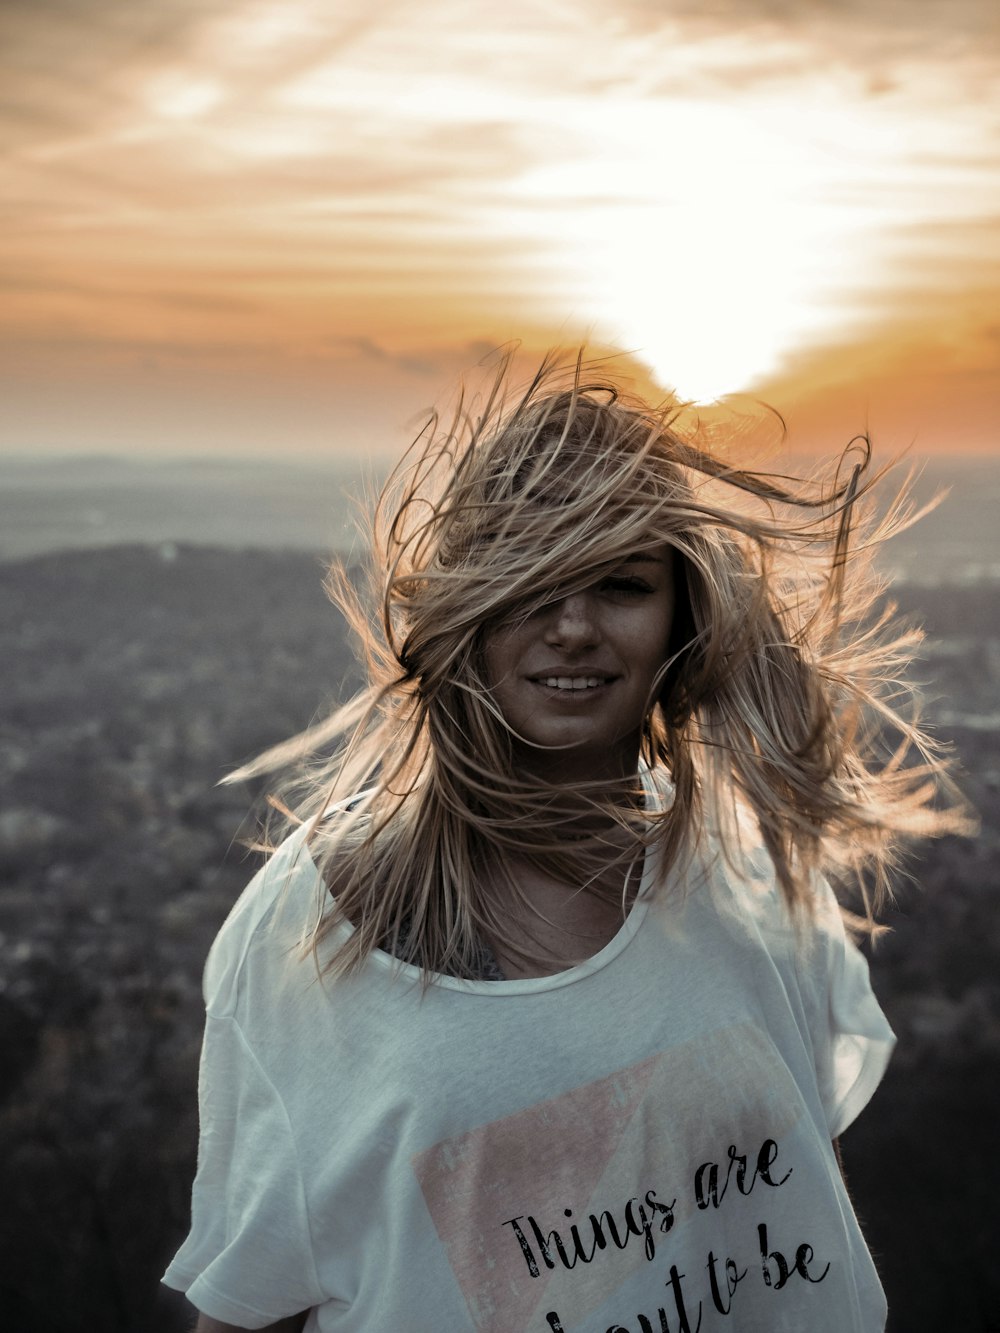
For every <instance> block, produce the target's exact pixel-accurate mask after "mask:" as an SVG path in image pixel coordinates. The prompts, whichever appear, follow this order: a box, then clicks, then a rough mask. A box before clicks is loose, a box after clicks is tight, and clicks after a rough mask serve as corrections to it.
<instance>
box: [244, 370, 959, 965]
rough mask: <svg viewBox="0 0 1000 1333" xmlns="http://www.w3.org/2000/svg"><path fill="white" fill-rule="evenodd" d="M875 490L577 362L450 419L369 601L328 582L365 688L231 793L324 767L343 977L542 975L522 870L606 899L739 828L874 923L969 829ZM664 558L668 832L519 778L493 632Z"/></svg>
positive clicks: (646, 736) (399, 520)
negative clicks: (401, 968) (645, 867)
mask: <svg viewBox="0 0 1000 1333" xmlns="http://www.w3.org/2000/svg"><path fill="white" fill-rule="evenodd" d="M870 467H871V451H870V449H869V447H868V442H867V440H866V439H864V438H861V439H859V440H857V441H853V442H852V446H851V447H849V449H848V450H847V451H845V454H844V456H843V457H842V458H841V459H840V460H839V465H838V469H837V471H836V472H835V473H834V474H833V476H832V478H831V479H829V480H828V482H827V483H826V484H823V483H820V482H811V483H806V482H796V481H793V480H791V479H789V478H786V477H783V476H779V475H775V474H767V473H763V472H760V471H747V470H743V469H741V468H740V467H739V466H738V465H737V463H736V462H735V461H734V460H732V459H730V458H728V457H726V456H725V454H724V452H723V450H722V449H720V448H717V447H710V446H709V444H708V443H707V442H706V440H705V439H704V432H702V433H701V434H699V431H698V429H697V427H696V426H695V427H691V428H685V427H684V424H683V422H682V419H681V418H680V416H679V415H678V405H677V404H676V403H673V402H671V403H668V404H666V405H664V406H659V407H656V408H654V407H651V406H650V405H648V404H647V403H645V402H643V401H642V400H640V399H637V398H634V397H632V396H630V395H629V393H628V392H627V391H626V388H625V386H624V384H623V382H622V379H621V377H620V376H619V375H615V374H613V373H610V372H609V369H608V366H607V364H606V363H587V362H586V361H585V360H584V359H583V356H582V354H580V355H579V356H577V357H576V358H575V360H567V358H565V357H562V356H560V355H557V354H554V355H551V356H550V357H548V358H546V360H545V362H544V363H543V364H542V366H541V367H540V369H539V371H538V373H537V374H536V375H535V376H534V378H533V379H532V380H531V382H530V384H528V386H527V387H526V388H525V389H523V390H522V391H520V392H518V393H513V392H512V391H511V388H510V367H509V363H508V361H507V360H505V361H504V362H503V363H502V364H501V366H500V368H499V370H498V372H497V375H496V378H495V381H494V383H493V385H492V388H491V389H490V391H489V392H488V393H487V394H486V395H485V401H484V402H482V404H481V405H480V406H478V409H477V407H476V405H475V404H474V405H473V409H467V408H466V406H465V404H464V402H463V401H462V399H461V398H460V399H459V403H458V407H457V408H456V410H455V413H454V415H453V416H452V417H451V418H450V420H449V421H448V422H447V423H445V424H442V422H441V421H440V419H439V418H438V417H437V415H433V416H432V417H431V419H430V420H429V421H428V423H427V426H426V428H425V430H424V431H423V432H422V433H421V435H420V436H419V437H418V439H417V441H416V443H415V445H414V446H413V447H412V449H411V451H410V452H409V453H408V455H407V456H406V457H405V458H404V460H403V462H402V463H401V464H400V465H399V467H398V468H397V469H396V471H395V472H394V474H393V476H392V477H391V478H390V480H389V482H388V483H387V485H386V487H385V489H384V491H383V493H382V496H381V498H380V500H379V503H378V506H377V509H376V512H375V518H374V523H373V531H372V546H371V563H370V568H369V577H370V580H371V585H372V586H371V588H370V594H371V595H370V596H369V597H367V598H366V597H365V596H364V595H363V594H359V593H358V592H356V591H355V589H354V588H353V587H352V585H351V583H350V582H349V580H348V579H347V577H346V575H345V573H344V571H343V569H342V568H340V567H337V566H335V567H334V569H333V570H332V571H331V575H330V579H329V583H328V587H329V590H330V592H331V595H332V597H333V599H334V601H335V602H336V603H337V604H338V605H339V606H340V607H341V608H342V609H343V611H344V612H345V614H346V616H347V618H348V621H349V623H350V624H351V625H352V626H353V628H354V630H355V631H356V633H357V636H358V638H359V641H360V643H361V645H362V648H363V653H364V662H365V667H366V670H367V676H368V685H367V688H366V689H365V690H364V691H363V692H362V693H361V694H360V695H359V696H358V697H357V698H355V699H354V700H352V701H351V703H349V704H348V705H347V706H346V707H344V708H342V709H340V710H338V712H337V713H336V714H334V716H332V717H331V718H329V719H328V720H327V721H326V722H324V723H321V724H320V725H319V726H317V727H315V728H312V729H311V730H310V731H309V732H307V733H305V734H304V735H303V736H301V737H298V738H295V739H294V740H293V741H291V742H288V743H286V744H285V745H284V746H280V747H277V749H275V750H273V751H271V752H269V753H268V754H266V755H264V756H262V757H261V759H260V760H258V761H256V763H255V764H253V765H249V766H247V768H245V769H242V770H240V772H239V773H238V774H235V775H233V778H234V779H235V778H238V777H245V776H247V775H248V774H250V773H251V772H253V773H260V772H264V771H267V770H268V769H272V768H274V767H278V766H282V765H285V764H287V763H288V761H289V760H291V759H301V758H302V757H303V755H306V754H309V753H312V759H311V761H310V762H309V763H308V764H307V765H306V767H305V768H300V771H299V775H298V787H297V788H295V790H296V791H297V792H298V794H299V817H306V818H314V819H315V823H314V825H313V828H312V830H311V833H310V838H311V845H312V851H313V856H314V858H315V860H316V862H317V865H318V866H319V868H320V871H321V875H322V877H323V881H324V883H325V884H326V885H329V886H330V887H331V888H332V889H333V891H334V896H333V897H332V898H331V896H330V895H329V894H325V901H324V903H323V905H322V909H321V912H320V914H319V916H318V918H317V922H316V925H315V930H314V931H313V935H312V944H313V946H314V947H315V946H316V945H317V944H318V943H319V941H320V940H321V939H323V938H324V937H325V936H326V935H327V934H328V933H329V932H330V930H331V929H332V928H333V927H334V926H335V925H337V924H338V923H339V922H344V921H347V922H350V923H351V925H352V926H353V927H354V929H353V931H351V932H350V933H349V934H347V935H346V938H345V939H344V940H343V941H342V942H341V943H340V944H339V945H338V947H337V949H336V950H335V951H334V952H333V955H332V959H331V961H330V962H329V964H328V966H329V967H330V969H331V970H332V971H333V972H334V973H335V974H339V973H342V972H348V971H351V970H354V969H356V968H357V967H359V966H360V965H361V964H362V963H363V961H364V960H365V959H366V958H367V956H368V955H369V954H370V953H371V951H372V950H373V949H375V948H384V949H387V950H388V951H389V952H391V953H394V954H395V955H397V956H398V957H404V958H408V959H410V960H412V961H414V962H416V963H418V964H419V965H420V966H421V967H422V968H423V972H424V978H425V981H426V980H427V979H429V978H430V977H431V976H432V975H434V974H435V973H450V974H453V975H458V976H475V975H477V972H478V969H479V966H480V959H481V954H480V949H481V946H482V944H483V942H484V941H487V940H491V941H496V942H499V944H500V945H501V946H502V947H503V949H504V951H506V952H509V953H510V954H511V955H513V956H515V957H522V958H532V959H537V958H538V957H539V956H540V954H539V953H538V952H536V951H534V950H533V949H532V948H526V947H525V945H524V944H523V941H520V940H519V939H518V938H515V936H514V933H513V932H512V930H511V916H510V913H511V911H512V910H514V911H516V912H517V913H519V914H520V918H521V920H522V921H531V920H533V919H537V918H538V917H539V915H540V914H539V913H538V912H537V909H536V908H535V907H534V906H533V905H532V903H531V902H530V901H528V900H527V898H526V897H525V895H524V894H523V893H522V892H520V890H519V888H518V883H517V877H516V875H515V874H514V873H513V870H512V868H511V862H512V858H513V857H515V856H518V857H521V858H524V857H527V858H528V859H529V860H530V861H531V862H532V863H534V864H535V865H537V866H538V867H540V868H541V869H543V870H546V871H548V872H549V873H552V874H555V875H558V876H560V877H561V878H562V879H563V880H564V881H565V882H571V883H576V884H579V885H581V886H582V887H584V888H590V889H591V891H593V892H601V893H604V892H606V890H605V889H603V888H601V885H603V884H606V883H607V875H606V873H604V872H606V871H607V868H608V866H609V864H617V863H620V864H621V865H623V866H627V865H628V864H629V863H630V862H631V861H632V860H634V858H635V856H636V854H637V849H639V848H641V847H643V846H649V845H651V844H652V845H655V846H656V847H657V848H658V851H659V853H660V855H661V857H662V861H663V864H664V866H667V867H669V866H671V865H675V864H676V863H677V862H678V860H679V859H680V858H681V857H682V855H683V854H684V849H685V848H690V847H692V846H693V845H694V844H695V843H696V842H697V840H698V838H699V836H700V834H701V832H702V830H703V829H704V827H705V825H706V823H707V822H708V823H711V825H712V827H713V828H715V829H717V830H720V831H721V839H722V843H723V847H724V850H725V852H726V854H727V855H729V856H730V857H738V852H739V848H738V846H737V844H738V840H739V834H738V832H737V817H736V810H737V807H743V808H748V809H749V811H750V812H751V813H752V816H753V819H754V821H755V823H756V825H757V827H758V828H759V832H760V837H761V839H762V841H763V843H764V846H765V847H766V849H767V851H768V853H769V854H770V857H771V859H772V860H773V863H774V867H775V872H776V875H777V880H778V884H779V885H780V888H781V891H782V893H783V895H784V897H785V898H786V900H787V901H788V903H789V904H790V905H791V907H792V908H793V909H808V906H809V904H810V901H811V897H812V890H811V888H810V885H811V884H812V883H813V882H814V878H815V875H816V874H817V873H820V874H826V875H829V876H831V877H833V879H834V880H835V881H836V882H838V883H840V884H846V883H848V882H852V883H853V884H854V885H855V886H856V887H857V888H858V890H859V892H860V897H861V902H862V903H863V912H862V916H861V918H858V919H863V920H864V921H866V922H867V923H868V924H869V926H871V925H872V924H873V921H874V912H875V910H876V909H877V908H878V907H879V906H880V905H881V903H882V901H883V899H884V897H885V895H886V892H887V889H888V884H889V878H890V872H891V871H892V869H893V868H894V866H895V864H896V862H897V858H898V853H899V849H900V847H901V846H902V845H903V844H905V843H906V842H907V841H908V840H909V839H911V838H913V837H914V836H926V835H931V834H936V833H940V832H942V831H952V830H957V829H959V828H961V827H963V816H962V814H961V812H960V808H959V807H960V803H959V802H958V800H957V798H956V797H955V793H954V791H953V789H952V788H951V786H950V783H949V779H948V777H947V774H946V766H945V764H944V762H943V760H942V756H941V754H940V753H939V751H938V749H937V748H936V747H935V745H934V744H933V743H932V742H931V741H930V740H929V739H928V738H927V736H926V735H925V734H924V733H923V731H922V730H921V728H920V726H919V717H918V712H917V708H916V704H917V696H916V695H915V693H914V691H913V690H912V688H911V687H909V686H906V685H904V684H902V677H903V674H904V673H905V670H906V669H907V667H908V665H909V663H910V660H911V658H912V655H913V651H914V648H915V647H916V645H917V643H918V641H919V637H920V636H919V633H918V632H917V631H916V630H914V629H912V628H900V627H899V626H898V625H897V624H896V623H895V622H894V620H893V616H892V611H891V608H889V607H887V606H885V605H884V603H883V601H882V593H883V592H884V588H883V586H882V584H881V582H880V580H879V579H878V578H877V577H876V576H875V574H874V572H873V570H872V567H871V556H872V552H873V551H874V550H875V549H876V547H877V546H878V544H879V542H881V541H882V540H883V539H884V538H885V537H886V536H887V535H889V534H890V533H891V532H892V531H893V530H894V529H897V528H899V527H900V526H902V525H903V524H904V523H905V522H907V521H909V520H910V518H911V517H912V515H911V514H910V513H909V511H908V510H907V508H906V505H905V503H904V501H903V498H902V495H901V494H900V495H897V496H896V499H895V502H894V503H893V504H892V505H891V506H890V507H889V510H888V512H887V513H885V514H884V515H883V517H882V518H881V519H880V520H879V521H877V522H876V521H875V520H874V519H873V518H871V516H869V517H867V518H866V517H865V511H866V509H868V508H869V506H867V505H866V503H865V501H866V498H867V497H868V495H869V493H870V491H871V488H872V486H873V484H874V482H875V481H877V480H878V479H879V478H878V477H872V476H870V475H869V473H870ZM859 533H860V534H861V540H857V537H858V534H859ZM662 543H668V544H669V545H670V546H671V547H672V548H673V551H674V553H675V560H674V570H675V579H676V586H677V606H676V611H675V617H674V627H673V631H672V637H671V643H670V646H669V653H668V658H667V661H666V662H665V663H664V667H663V670H662V672H661V673H660V676H659V678H658V680H657V683H656V688H655V690H654V693H653V696H652V697H651V698H650V701H649V712H648V716H647V719H646V723H645V727H644V732H643V741H642V757H643V760H644V762H645V764H646V765H647V766H648V768H649V769H650V770H652V771H653V773H654V774H655V773H656V772H657V771H661V772H664V773H665V774H666V775H667V776H668V778H669V781H670V783H671V784H672V787H673V798H672V802H671V803H670V805H669V808H668V809H664V810H661V811H652V810H648V809H645V810H644V809H642V808H641V799H640V798H639V795H638V791H636V793H635V794H634V797H635V798H634V799H629V793H628V792H627V791H624V790H623V791H620V792H618V793H616V794H615V798H614V799H609V797H608V794H607V792H606V791H601V790H600V789H598V788H597V786H596V784H589V785H588V784H584V783H581V784H579V785H578V786H576V787H573V788H567V787H564V786H555V785H552V784H548V783H546V782H544V781H542V780H540V779H536V778H534V777H532V776H530V775H526V774H525V773H524V772H521V771H518V770H517V768H516V766H515V764H514V762H513V751H512V736H511V732H510V729H509V727H508V726H507V723H506V722H505V719H504V718H503V716H502V715H501V713H500V711H499V709H498V708H497V706H496V704H495V702H494V701H493V699H492V697H491V692H490V688H489V681H488V679H487V676H486V674H485V671H484V665H483V644H484V639H485V637H486V636H487V635H488V633H489V632H490V630H491V629H492V628H493V627H496V626H499V625H502V624H507V623H510V622H511V621H512V620H517V619H518V618H520V617H522V616H525V615H528V614H530V613H531V612H532V611H533V610H535V609H537V608H538V607H540V606H542V605H544V604H546V603H548V602H551V601H553V600H555V599H557V598H559V597H562V596H565V595H568V594H569V593H570V592H572V591H575V590H577V589H580V588H583V587H586V586H588V585H590V584H592V583H593V582H594V581H595V580H598V579H600V578H601V577H603V576H604V574H605V573H607V572H610V570H611V569H612V568H613V567H614V566H615V565H617V564H619V563H620V562H621V561H622V560H623V559H625V558H626V557H628V556H630V555H634V554H636V553H640V552H642V551H643V550H648V549H650V548H651V547H653V546H657V545H660V544H662ZM372 608H377V613H376V614H372ZM333 741H336V742H337V743H338V744H337V748H336V751H335V753H333V754H332V755H329V754H327V755H326V757H320V758H317V757H316V754H317V752H322V751H323V749H324V748H325V747H329V745H330V743H331V742H333ZM632 785H633V786H634V787H636V788H637V787H638V779H637V780H636V783H634V784H632ZM941 791H946V792H947V793H949V797H948V800H947V801H945V802H942V801H941V800H940V797H939V793H940V792H941ZM347 798H353V800H350V801H348V800H347ZM338 802H347V804H346V805H345V806H344V807H343V808H341V809H340V810H338V812H337V813H336V815H335V817H332V818H326V819H320V818H318V816H320V815H321V814H322V813H324V812H326V811H329V810H330V808H331V807H332V806H334V805H336V804H337V803H338ZM595 810H597V811H599V812H602V813H603V815H604V821H603V823H600V822H598V823H597V824H595V822H594V820H593V813H594V811H595ZM609 829H612V830H615V831H617V836H615V835H614V834H611V835H609V833H608V830H609ZM554 830H558V831H557V832H554ZM595 830H596V831H595ZM498 884H502V885H503V886H505V890H506V891H505V892H498V891H497V886H498Z"/></svg>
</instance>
